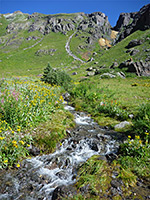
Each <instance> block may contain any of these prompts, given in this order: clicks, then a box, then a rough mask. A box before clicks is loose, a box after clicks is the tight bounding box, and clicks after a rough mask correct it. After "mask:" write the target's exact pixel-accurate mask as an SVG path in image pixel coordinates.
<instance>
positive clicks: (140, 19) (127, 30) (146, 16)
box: [114, 4, 150, 42]
mask: <svg viewBox="0 0 150 200" xmlns="http://www.w3.org/2000/svg"><path fill="white" fill-rule="evenodd" d="M149 28H150V4H148V5H145V6H143V7H142V8H141V9H140V11H139V12H136V13H122V14H121V15H120V17H119V19H118V21H117V25H116V26H115V27H114V29H115V30H116V31H121V30H123V29H124V30H123V31H122V32H121V33H120V35H119V37H118V40H117V42H119V41H121V40H122V39H124V38H125V37H127V36H128V35H130V34H131V33H133V32H135V31H137V30H146V29H149Z"/></svg>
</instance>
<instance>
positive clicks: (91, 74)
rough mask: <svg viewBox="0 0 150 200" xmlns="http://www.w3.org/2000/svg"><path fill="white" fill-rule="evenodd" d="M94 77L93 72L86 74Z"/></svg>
mask: <svg viewBox="0 0 150 200" xmlns="http://www.w3.org/2000/svg"><path fill="white" fill-rule="evenodd" d="M94 75H95V72H93V71H91V72H88V73H87V76H94Z"/></svg>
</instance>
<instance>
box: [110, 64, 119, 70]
mask: <svg viewBox="0 0 150 200" xmlns="http://www.w3.org/2000/svg"><path fill="white" fill-rule="evenodd" d="M118 65H119V64H118V63H117V62H114V63H113V64H112V65H111V66H110V67H109V68H110V69H114V68H115V67H118Z"/></svg>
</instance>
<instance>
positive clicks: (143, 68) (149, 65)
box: [119, 60, 150, 76]
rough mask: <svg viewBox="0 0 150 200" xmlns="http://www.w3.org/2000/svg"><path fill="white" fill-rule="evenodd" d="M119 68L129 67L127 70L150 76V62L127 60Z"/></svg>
mask: <svg viewBox="0 0 150 200" xmlns="http://www.w3.org/2000/svg"><path fill="white" fill-rule="evenodd" d="M119 68H120V69H122V68H127V72H131V73H136V74H137V75H138V76H150V62H146V63H145V62H143V60H140V61H139V62H133V61H132V60H127V61H125V62H123V63H121V64H120V65H119Z"/></svg>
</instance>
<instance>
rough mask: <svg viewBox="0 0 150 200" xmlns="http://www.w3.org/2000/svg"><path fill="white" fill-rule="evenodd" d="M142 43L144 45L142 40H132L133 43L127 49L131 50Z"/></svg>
mask: <svg viewBox="0 0 150 200" xmlns="http://www.w3.org/2000/svg"><path fill="white" fill-rule="evenodd" d="M142 43H143V42H142V40H138V39H135V40H131V41H130V42H129V44H128V45H127V47H126V48H128V49H130V48H132V47H135V46H138V45H141V44H142Z"/></svg>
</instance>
